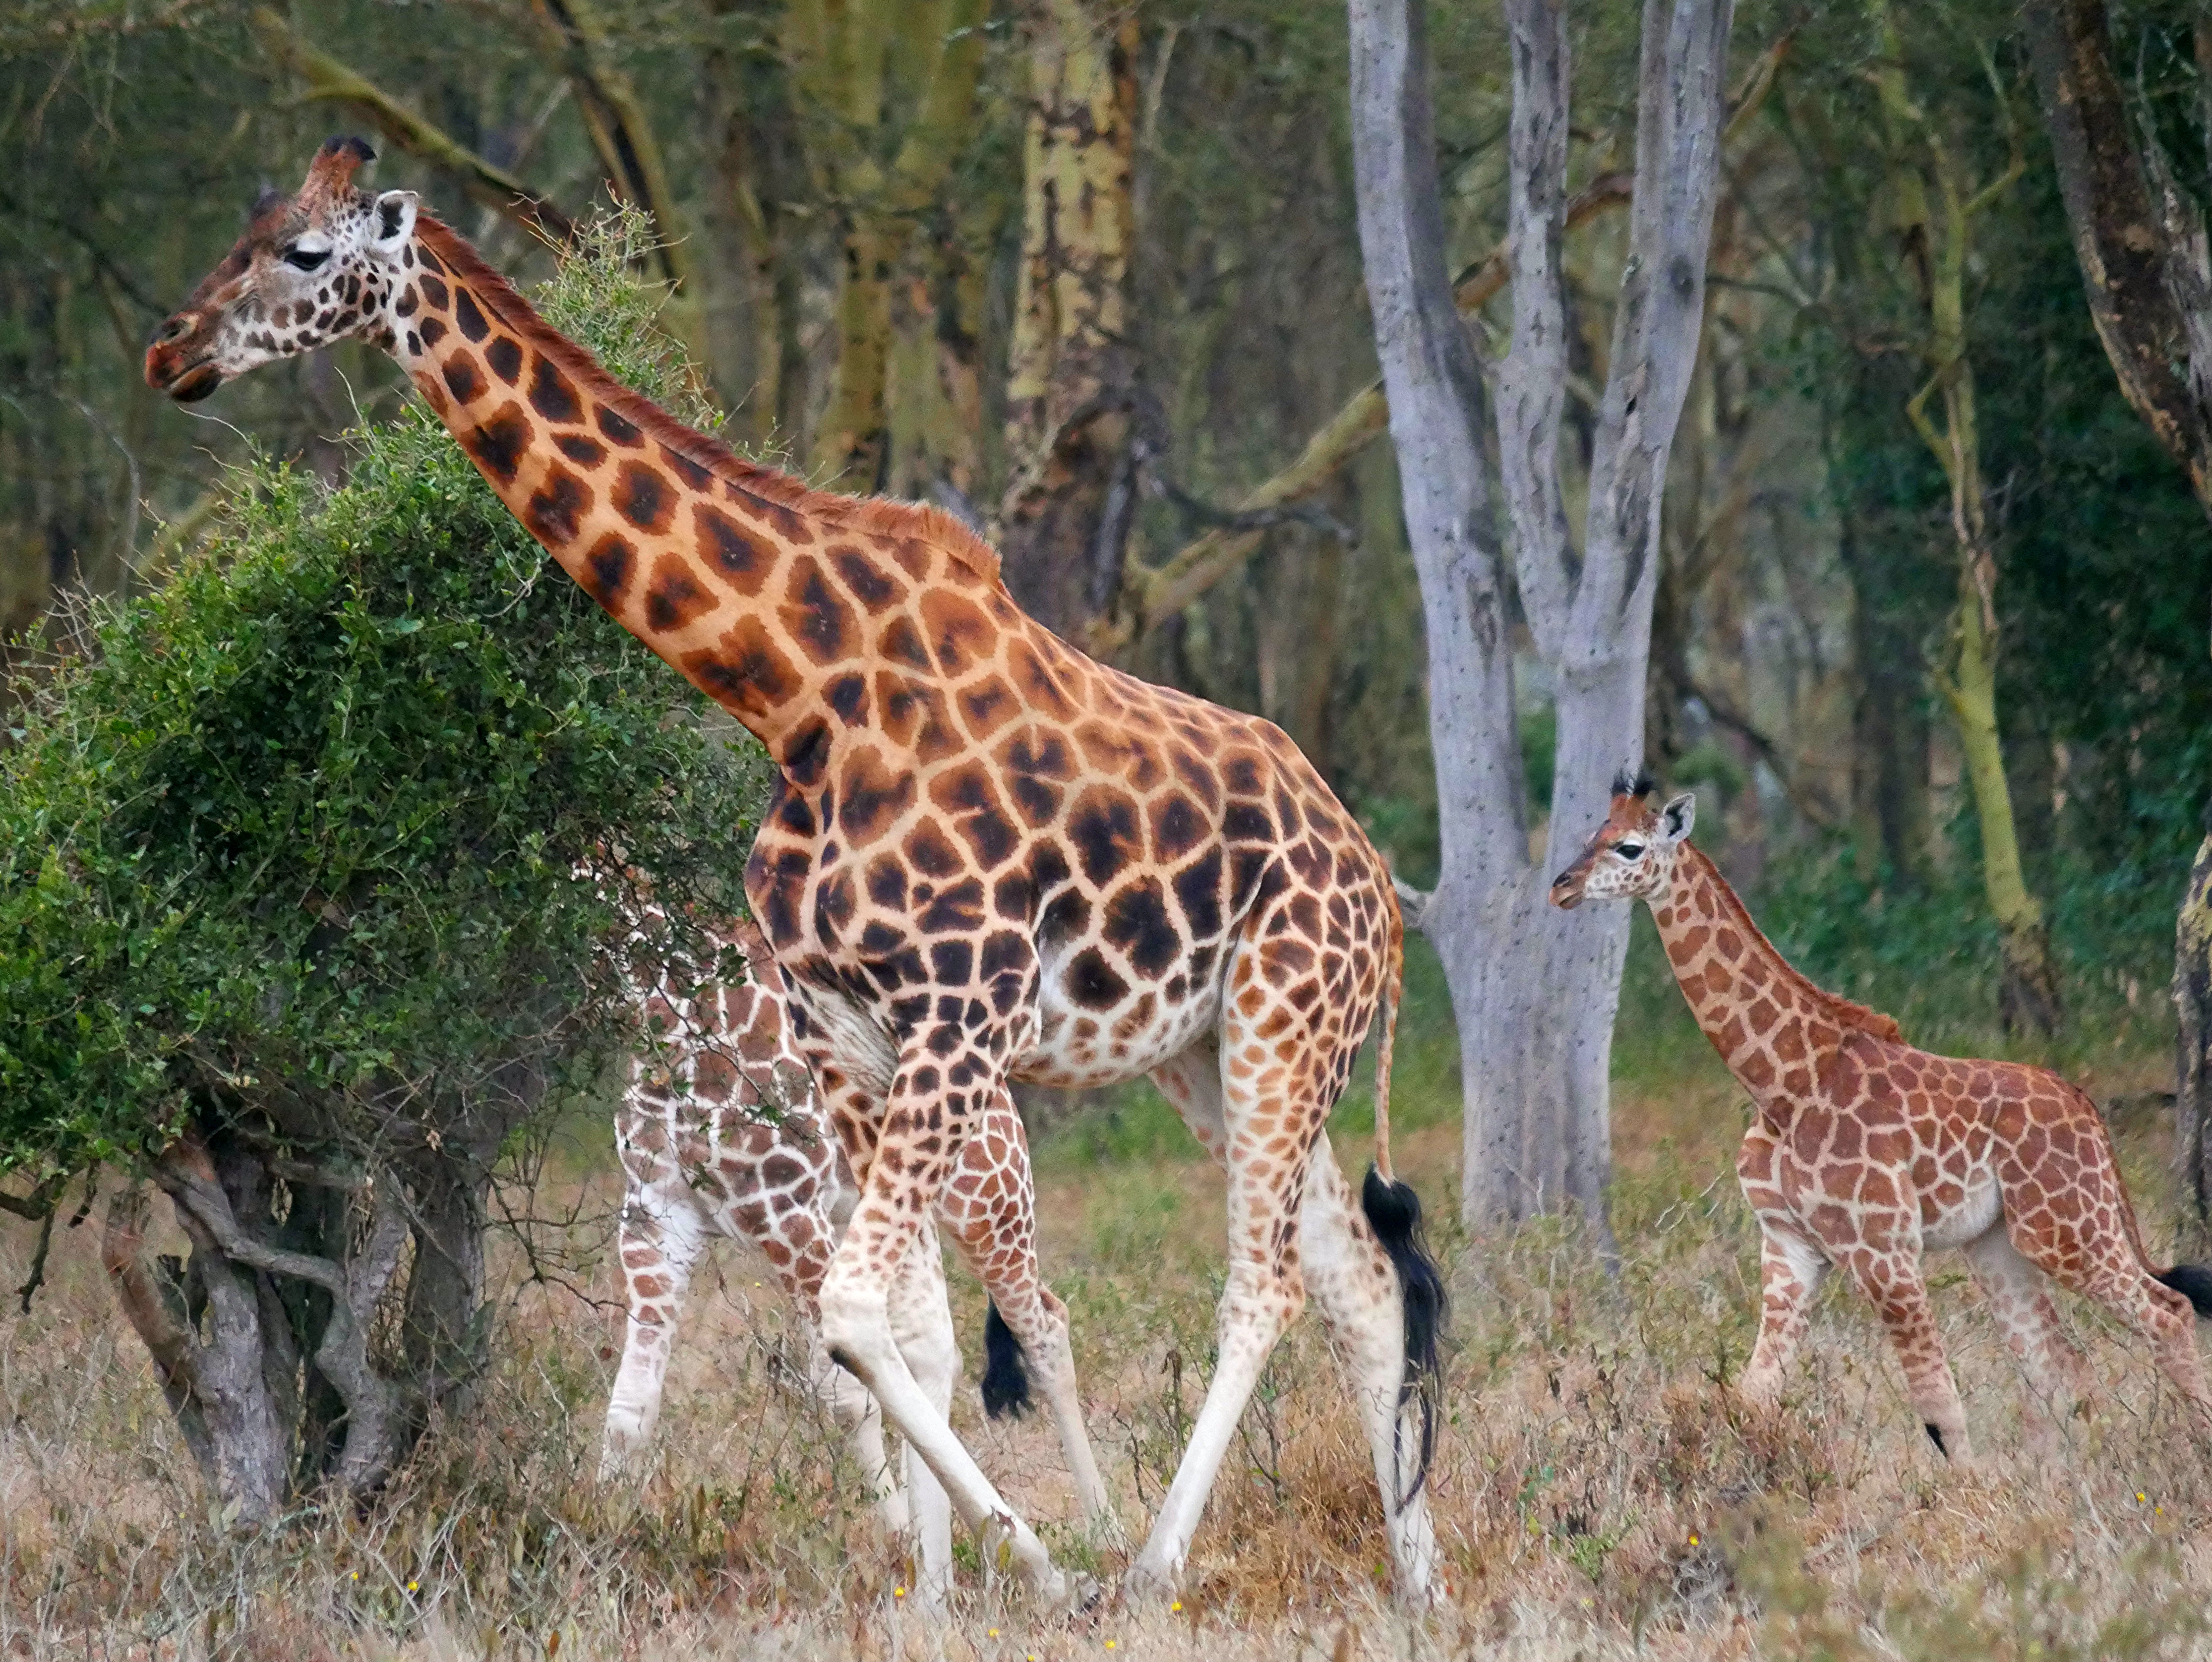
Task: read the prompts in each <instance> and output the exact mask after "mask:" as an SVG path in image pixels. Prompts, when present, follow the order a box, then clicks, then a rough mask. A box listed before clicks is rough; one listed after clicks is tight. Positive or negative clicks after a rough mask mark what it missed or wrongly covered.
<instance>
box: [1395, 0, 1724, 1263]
mask: <svg viewBox="0 0 2212 1662" xmlns="http://www.w3.org/2000/svg"><path fill="white" fill-rule="evenodd" d="M1731 10H1732V8H1731V6H1730V4H1729V0H1647V3H1646V5H1645V8H1644V38H1643V68H1642V74H1641V80H1640V86H1639V90H1638V126H1637V176H1636V185H1635V191H1634V197H1633V199H1632V205H1631V209H1630V221H1631V223H1630V233H1629V247H1630V258H1629V260H1628V262H1627V265H1626V270H1625V273H1624V276H1623V278H1622V284H1621V293H1620V304H1619V307H1618V310H1617V312H1616V313H1615V317H1614V327H1613V343H1612V351H1611V354H1610V362H1611V365H1612V373H1611V377H1610V379H1609V380H1608V383H1607V386H1606V388H1605V391H1604V395H1603V397H1602V399H1601V404H1600V427H1599V431H1598V435H1597V442H1596V446H1595V452H1594V454H1593V458H1592V465H1591V475H1590V490H1589V501H1590V507H1589V516H1588V522H1587V525H1586V526H1585V531H1584V537H1583V551H1582V555H1581V558H1580V559H1579V560H1577V558H1576V556H1575V550H1574V548H1573V543H1572V539H1571V532H1570V529H1569V526H1568V523H1567V514H1566V508H1565V497H1564V494H1563V492H1562V491H1561V488H1560V484H1559V466H1558V445H1559V421H1560V416H1561V413H1562V408H1561V397H1562V391H1563V388H1564V383H1565V353H1566V335H1565V302H1564V296H1563V293H1562V290H1561V269H1560V245H1561V242H1562V240H1563V238H1564V235H1565V226H1566V218H1567V197H1566V191H1565V172H1566V137H1567V88H1568V56H1567V44H1566V21H1565V15H1564V13H1563V11H1562V9H1561V8H1560V7H1559V5H1558V4H1557V3H1555V0H1509V3H1508V5H1507V8H1506V12H1507V19H1508V22H1509V25H1510V31H1511V36H1512V41H1511V58H1512V69H1513V91H1514V112H1513V121H1512V130H1511V137H1510V160H1509V168H1510V180H1511V196H1510V215H1511V228H1510V250H1511V256H1512V266H1513V282H1514V345H1513V351H1512V354H1511V355H1510V356H1509V357H1508V359H1507V361H1506V362H1505V363H1504V366H1503V367H1501V370H1500V373H1499V376H1498V440H1499V458H1500V464H1501V467H1502V469H1503V471H1504V498H1505V503H1506V506H1507V509H1508V511H1509V516H1510V523H1511V526H1512V546H1513V561H1512V568H1511V576H1512V579H1513V580H1515V581H1516V582H1517V584H1518V586H1519V590H1520V596H1521V601H1522V611H1523V613H1524V615H1525V616H1527V618H1528V624H1529V628H1530V631H1531V634H1533V636H1534V640H1535V645H1536V648H1537V651H1538V652H1539V653H1540V654H1541V657H1542V658H1543V659H1544V661H1545V662H1546V664H1547V666H1548V667H1549V668H1550V670H1551V671H1552V675H1553V682H1554V688H1555V697H1556V701H1557V709H1558V716H1559V738H1558V749H1557V755H1556V766H1555V774H1554V785H1553V818H1552V822H1551V831H1550V837H1549V846H1547V850H1546V852H1545V858H1543V859H1542V860H1541V862H1535V863H1532V862H1531V860H1530V859H1529V858H1528V804H1527V800H1526V796H1527V792H1526V788H1525V782H1524V779H1523V776H1522V762H1521V754H1520V745H1519V737H1518V731H1517V720H1516V709H1515V703H1514V696H1513V688H1514V673H1513V662H1512V642H1511V639H1510V633H1509V629H1508V622H1509V617H1510V611H1509V607H1508V603H1507V597H1508V592H1509V591H1508V588H1507V579H1508V570H1507V566H1506V561H1505V559H1504V554H1503V553H1502V551H1501V549H1500V546H1499V541H1498V535H1497V532H1496V531H1495V529H1494V525H1493V523H1492V514H1491V510H1490V507H1489V504H1488V500H1487V492H1486V484H1485V481H1484V477H1483V464H1482V449H1481V443H1480V422H1481V420H1482V406H1483V399H1482V396H1481V384H1480V374H1479V370H1478V367H1477V365H1476V363H1475V360H1474V352H1473V349H1472V348H1471V346H1470V345H1469V343H1468V339H1467V337H1466V335H1465V333H1464V331H1462V327H1461V325H1460V324H1459V322H1458V318H1457V316H1456V313H1455V309H1454V307H1453V306H1452V304H1451V283H1450V277H1449V272H1448V270H1447V269H1446V267H1445V265H1444V262H1443V246H1442V242H1443V238H1442V208H1441V200H1440V197H1439V194H1438V189H1437V173H1436V158H1435V146H1434V141H1433V138H1432V136H1431V128H1430V118H1429V102H1428V88H1427V70H1426V65H1425V56H1424V52H1423V45H1422V36H1423V18H1422V13H1421V8H1420V5H1419V0H1354V3H1353V4H1352V143H1353V155H1354V164H1355V177H1356V183H1357V188H1358V197H1359V222H1360V246H1361V249H1362V252H1363V254H1364V258H1365V262H1366V268H1367V281H1368V292H1369V296H1370V304H1371V306H1372V307H1373V310H1374V315H1375V325H1376V346H1377V349H1378V350H1379V352H1380V355H1381V357H1382V361H1383V384H1384V387H1385V390H1386V391H1387V394H1388V397H1389V409H1390V434H1391V439H1392V441H1393V443H1394V444H1395V446H1396V447H1397V451H1398V458H1399V471H1400V475H1401V480H1402V482H1403V490H1404V496H1405V507H1406V519H1407V532H1408V535H1409V537H1410V538H1411V540H1412V543H1413V552H1414V559H1415V562H1416V565H1417V567H1418V568H1419V573H1420V579H1421V590H1422V603H1423V607H1424V611H1425V622H1426V624H1427V629H1428V648H1429V677H1430V708H1429V731H1430V739H1431V747H1432V749H1433V750H1434V752H1435V755H1436V764H1437V798H1438V808H1439V812H1440V815H1441V816H1442V827H1441V830H1442V837H1443V870H1442V873H1441V875H1440V876H1439V879H1438V883H1437V889H1436V891H1435V892H1434V893H1433V894H1432V895H1425V896H1422V895H1413V894H1411V892H1410V891H1408V892H1407V907H1408V913H1409V915H1410V916H1411V917H1412V918H1413V920H1414V921H1415V922H1416V923H1417V924H1418V925H1419V927H1420V928H1421V929H1422V930H1423V931H1425V932H1426V933H1427V934H1428V935H1429V937H1430V938H1431V940H1432V941H1433V942H1434V943H1435V944H1436V946H1437V950H1438V952H1439V954H1440V955H1441V956H1442V957H1443V962H1444V968H1445V974H1446V976H1447V979H1448V980H1449V984H1450V987H1451V993H1452V1005H1453V1013H1454V1015H1455V1017H1456V1019H1457V1022H1458V1025H1459V1033H1460V1047H1461V1056H1462V1085H1463V1089H1464V1092H1465V1116H1466V1117H1465V1164H1464V1170H1463V1176H1462V1192H1461V1204H1462V1215H1463V1216H1464V1217H1465V1219H1466V1221H1467V1222H1468V1225H1469V1227H1470V1228H1475V1229H1477V1230H1481V1229H1484V1228H1491V1227H1493V1226H1496V1225H1499V1224H1505V1223H1510V1222H1515V1221H1517V1220H1519V1219H1522V1218H1525V1217H1528V1216H1532V1215H1534V1214H1535V1213H1537V1212H1540V1211H1545V1210H1555V1209H1558V1208H1560V1207H1563V1206H1568V1205H1572V1206H1575V1207H1578V1208H1579V1209H1580V1210H1582V1211H1583V1214H1584V1215H1585V1216H1586V1217H1587V1218H1589V1220H1590V1222H1591V1223H1592V1224H1593V1226H1594V1227H1595V1228H1596V1230H1597V1231H1598V1234H1599V1237H1600V1240H1601V1243H1607V1242H1609V1234H1608V1233H1607V1229H1606V1226H1605V1214H1604V1207H1605V1189H1606V1185H1607V1180H1608V1178H1609V1175H1610V1167H1611V1159H1610V1152H1609V1149H1610V1123H1609V1122H1610V1095H1609V1089H1608V1073H1609V1066H1610V1058H1611V1050H1612V1039H1613V1010H1614V1006H1615V1004H1616V1001H1617V999H1618V997H1619V993H1620V968H1621V963H1622V960H1623V957H1624V955H1625V949H1626V941H1627V922H1628V919H1627V914H1626V911H1625V909H1619V908H1603V907H1592V908H1589V909H1588V910H1586V911H1581V912H1577V913H1560V912H1557V911H1555V910H1553V909H1552V908H1551V907H1549V906H1547V903H1546V896H1547V889H1548V887H1549V876H1550V874H1551V873H1552V872H1553V870H1556V869H1557V868H1558V867H1559V866H1560V865H1563V864H1565V863H1566V861H1567V860H1568V858H1571V854H1572V852H1573V851H1574V850H1575V849H1576V848H1577V847H1578V846H1579V845H1580V843H1581V842H1582V840H1583V839H1584V838H1585V837H1586V836H1587V835H1588V834H1589V831H1590V830H1591V828H1594V827H1595V825H1596V823H1597V822H1598V821H1599V820H1600V819H1601V817H1602V816H1603V815H1604V812H1605V808H1606V803H1607V794H1608V792H1609V788H1610V786H1611V782H1612V779H1613V776H1614V775H1615V773H1619V772H1620V771H1621V770H1622V769H1624V768H1625V769H1627V770H1630V771H1633V770H1634V769H1635V768H1636V767H1638V766H1639V765H1640V763H1641V761H1642V757H1643V749H1644V679H1645V671H1646V666H1647V662H1648V659H1649V656H1650V624H1651V605H1652V597H1653V595H1654V593H1655V591H1656V585H1657V580H1658V568H1659V525H1660V504H1661V488H1662V482H1663V480H1664V478H1665V475H1666V466H1667V457H1668V450H1669V448H1670V446H1671V445H1672V443H1673V440H1674V428H1675V426H1676V423H1677V422H1678V421H1679V419H1680V414H1681V409H1682V405H1683V402H1684V400H1685V398H1686V396H1687V393H1688V388H1689V384H1690V379H1691V376H1692V373H1693V370H1694V368H1695V365H1696V361H1697V353H1698V339H1699V329H1700V326H1701V324H1702V321H1703V313H1704V305H1705V252H1706V245H1707V242H1708V240H1709V239H1710V237H1711V226H1712V215H1713V203H1714V199H1715V196H1716V192H1717V180H1718V170H1717V158H1718V154H1719V149H1720V143H1721V138H1722V133H1723V118H1724V114H1725V104H1726V88H1725V75H1726V69H1727V51H1728V33H1729V21H1730V16H1731Z"/></svg>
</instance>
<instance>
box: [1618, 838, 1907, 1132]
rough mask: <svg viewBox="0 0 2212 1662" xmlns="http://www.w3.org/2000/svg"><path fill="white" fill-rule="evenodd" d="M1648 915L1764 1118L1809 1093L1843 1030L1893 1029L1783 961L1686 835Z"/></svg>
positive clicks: (1888, 1032) (1716, 1044)
mask: <svg viewBox="0 0 2212 1662" xmlns="http://www.w3.org/2000/svg"><path fill="white" fill-rule="evenodd" d="M1651 915H1652V919H1653V920H1654V921H1655V922H1656V924H1657V925H1659V939H1660V941H1661V943H1662V944H1663V945H1664V946H1665V948H1666V949H1667V961H1668V964H1670V965H1671V966H1672V967H1673V968H1674V979H1675V980H1676V981H1677V982H1678V983H1679V984H1680V986H1681V989H1682V996H1683V997H1684V998H1686V999H1688V1000H1689V1004H1690V1010H1691V1012H1692V1014H1693V1015H1694V1016H1696V1017H1697V1018H1698V1025H1699V1028H1702V1029H1704V1031H1705V1037H1706V1038H1707V1039H1708V1040H1711V1042H1712V1046H1713V1048H1714V1049H1715V1050H1717V1051H1718V1052H1720V1056H1721V1060H1722V1061H1723V1062H1725V1063H1726V1064H1728V1067H1729V1072H1731V1073H1733V1074H1735V1077H1736V1078H1737V1079H1738V1080H1739V1081H1741V1083H1742V1084H1743V1086H1744V1088H1745V1089H1747V1090H1748V1091H1749V1092H1750V1093H1751V1095H1752V1100H1753V1101H1754V1102H1756V1103H1757V1104H1758V1105H1759V1113H1760V1116H1761V1117H1762V1118H1763V1119H1768V1120H1770V1121H1775V1120H1778V1119H1781V1118H1782V1117H1784V1114H1785V1113H1786V1109H1787V1108H1788V1107H1789V1106H1790V1104H1791V1103H1792V1102H1793V1101H1796V1100H1798V1099H1801V1098H1802V1097H1803V1096H1805V1095H1808V1094H1809V1093H1810V1092H1811V1090H1812V1088H1813V1084H1814V1080H1815V1079H1816V1078H1817V1077H1818V1076H1819V1072H1820V1066H1821V1064H1822V1063H1823V1061H1824V1060H1825V1059H1826V1057H1827V1056H1828V1055H1829V1054H1830V1053H1831V1052H1833V1050H1834V1049H1835V1046H1836V1045H1837V1044H1838V1041H1839V1040H1841V1039H1842V1037H1843V1035H1844V1033H1845V1032H1846V1031H1851V1030H1857V1031H1862V1032H1869V1033H1875V1034H1878V1035H1879V1036H1882V1037H1887V1038H1891V1039H1894V1038H1895V1037H1897V1026H1896V1023H1895V1022H1892V1021H1890V1020H1889V1018H1888V1017H1887V1016H1878V1015H1876V1014H1875V1012H1873V1011H1871V1010H1866V1009H1864V1008H1863V1007H1862V1006H1860V1005H1857V1004H1851V1003H1850V1002H1849V1001H1848V1000H1846V999H1843V998H1837V997H1836V996H1835V995H1834V994H1832V993H1829V992H1822V991H1821V990H1820V988H1819V987H1817V986H1814V985H1813V983H1812V982H1810V981H1809V980H1806V979H1805V977H1804V976H1802V975H1801V974H1798V973H1797V972H1796V970H1795V969H1793V968H1791V967H1790V963H1789V961H1788V960H1787V959H1785V958H1784V957H1783V955H1781V953H1779V952H1778V951H1777V950H1775V948H1774V943H1772V942H1771V941H1770V940H1768V939H1767V938H1766V937H1765V935H1764V934H1762V933H1761V932H1760V931H1759V925H1757V924H1755V923H1753V921H1752V920H1751V913H1749V912H1748V911H1747V910H1746V909H1745V907H1744V904H1743V902H1742V901H1740V900H1739V899H1737V898H1736V894H1735V890H1734V889H1731V888H1729V884H1728V880H1727V879H1726V878H1724V877H1723V876H1721V874H1720V871H1719V870H1718V869H1717V867H1716V866H1715V865H1714V864H1713V863H1712V862H1711V860H1710V859H1707V858H1705V854H1704V853H1703V852H1700V851H1699V849H1697V848H1696V847H1694V846H1692V845H1690V844H1688V843H1685V844H1683V845H1682V847H1681V850H1680V852H1679V853H1678V854H1677V855H1676V857H1675V863H1674V881H1673V883H1672V884H1671V885H1670V886H1669V888H1668V892H1667V894H1666V895H1665V896H1664V897H1663V898H1662V899H1661V900H1659V901H1656V903H1655V904H1654V905H1653V907H1652V908H1651Z"/></svg>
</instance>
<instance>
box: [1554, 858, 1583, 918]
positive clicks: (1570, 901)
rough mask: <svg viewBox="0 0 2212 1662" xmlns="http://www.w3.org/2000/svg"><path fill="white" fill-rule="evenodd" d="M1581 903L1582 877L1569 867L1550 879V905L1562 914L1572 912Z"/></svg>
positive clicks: (1573, 868)
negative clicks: (1557, 908)
mask: <svg viewBox="0 0 2212 1662" xmlns="http://www.w3.org/2000/svg"><path fill="white" fill-rule="evenodd" d="M1582 903H1583V885H1582V877H1581V875H1580V873H1579V872H1578V871H1577V869H1576V868H1575V867H1573V866H1569V867H1568V868H1567V869H1566V870H1564V871H1562V872H1561V873H1559V876H1556V877H1554V878H1553V879H1552V904H1553V906H1556V907H1559V910H1560V911H1562V912H1572V911H1573V910H1574V909H1575V908H1576V907H1578V906H1580V905H1581V904H1582Z"/></svg>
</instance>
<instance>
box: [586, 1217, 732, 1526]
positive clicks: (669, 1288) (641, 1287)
mask: <svg viewBox="0 0 2212 1662" xmlns="http://www.w3.org/2000/svg"><path fill="white" fill-rule="evenodd" d="M706 1244H707V1232H706V1229H705V1228H704V1226H703V1225H702V1222H701V1220H700V1218H699V1216H698V1213H697V1210H696V1208H694V1207H692V1206H690V1205H689V1204H687V1203H685V1202H684V1201H681V1200H679V1201H678V1202H676V1203H675V1204H663V1203H662V1202H661V1201H660V1199H659V1197H657V1196H654V1195H653V1193H652V1192H650V1191H648V1190H644V1189H641V1188H640V1187H639V1186H636V1185H635V1184H633V1185H632V1186H631V1189H630V1192H629V1194H628V1195H627V1196H625V1197H624V1198H623V1210H622V1222H621V1227H620V1230H619V1233H618V1235H617V1246H618V1249H619V1251H620V1253H621V1257H622V1271H623V1291H624V1294H625V1295H626V1296H627V1299H628V1302H629V1324H628V1326H627V1327H626V1328H625V1330H624V1331H623V1356H622V1365H621V1367H620V1368H617V1370H616V1373H615V1383H614V1389H613V1391H612V1392H611V1393H610V1394H609V1396H608V1398H607V1418H606V1425H605V1429H604V1431H603V1432H602V1433H601V1435H600V1440H599V1477H600V1480H601V1481H602V1482H608V1481H611V1480H613V1479H615V1478H617V1477H621V1476H623V1475H624V1474H625V1473H627V1472H630V1471H635V1469H636V1467H637V1466H638V1465H639V1464H640V1461H641V1457H642V1455H643V1453H644V1452H645V1449H646V1447H647V1445H648V1444H650V1443H651V1442H652V1441H653V1426H654V1424H655V1423H656V1422H658V1421H659V1417H660V1393H661V1388H662V1386H663V1384H664V1383H665V1380H666V1379H667V1375H668V1359H669V1356H670V1353H671V1351H672V1350H674V1348H675V1344H676V1318H677V1315H678V1312H679V1311H680V1310H681V1309H682V1307H683V1303H684V1289H686V1288H687V1287H689V1286H690V1281H691V1269H692V1266H693V1265H695V1264H696V1262H697V1261H698V1258H699V1254H700V1253H701V1252H702V1251H703V1250H705V1247H706Z"/></svg>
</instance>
